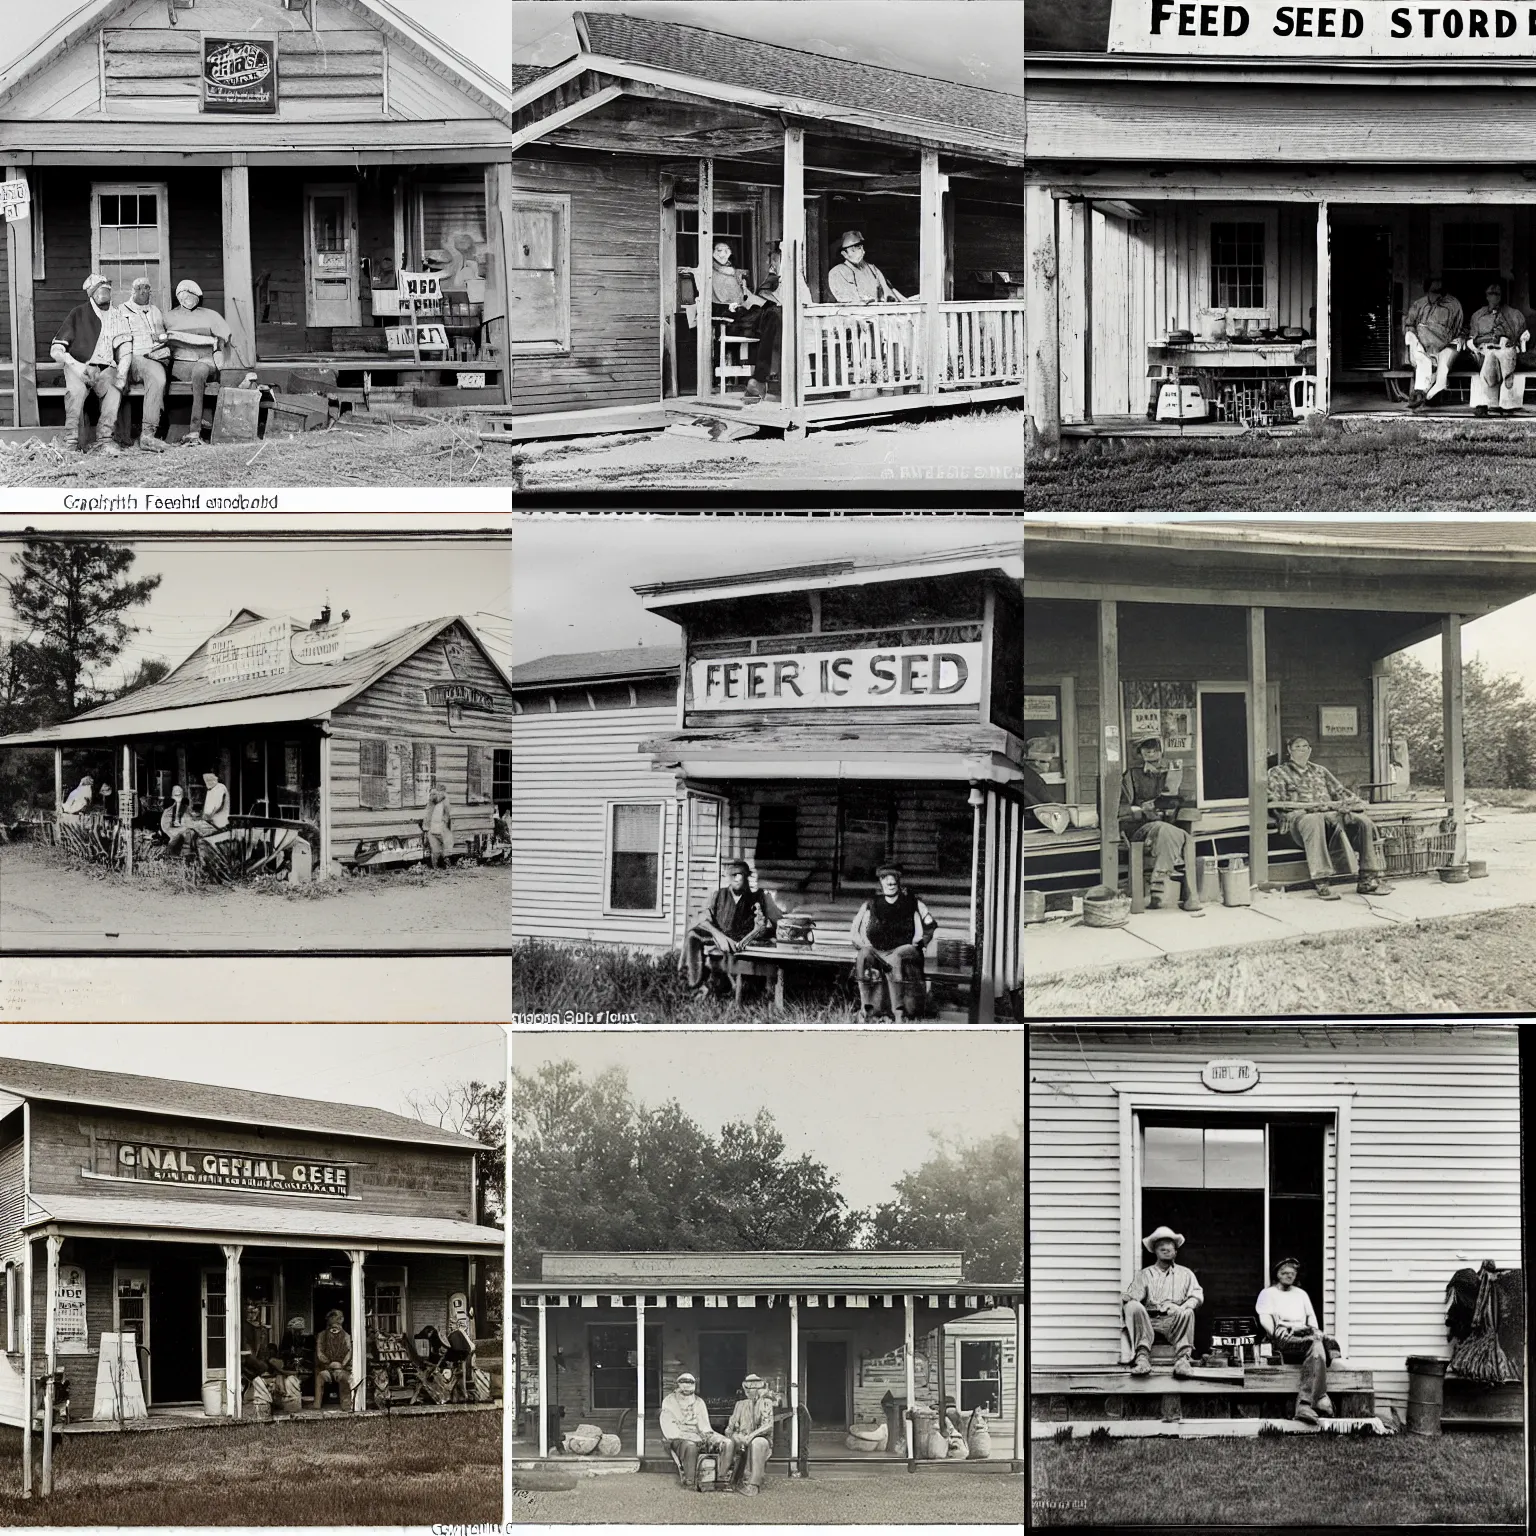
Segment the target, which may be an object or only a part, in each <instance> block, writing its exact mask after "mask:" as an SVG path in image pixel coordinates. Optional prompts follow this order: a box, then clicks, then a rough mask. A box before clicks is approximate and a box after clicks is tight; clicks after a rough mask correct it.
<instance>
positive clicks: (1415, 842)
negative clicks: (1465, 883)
mask: <svg viewBox="0 0 1536 1536" xmlns="http://www.w3.org/2000/svg"><path fill="white" fill-rule="evenodd" d="M1381 852H1382V857H1383V858H1385V859H1386V861H1387V873H1388V874H1389V875H1427V874H1428V873H1429V872H1430V870H1432V869H1441V868H1443V867H1444V866H1445V865H1447V864H1449V863H1450V862H1451V860H1452V859H1454V858H1455V857H1456V834H1455V833H1454V832H1442V831H1441V830H1440V826H1439V823H1438V822H1408V821H1405V822H1396V823H1389V824H1388V825H1387V826H1384V827H1383V828H1382V829H1381Z"/></svg>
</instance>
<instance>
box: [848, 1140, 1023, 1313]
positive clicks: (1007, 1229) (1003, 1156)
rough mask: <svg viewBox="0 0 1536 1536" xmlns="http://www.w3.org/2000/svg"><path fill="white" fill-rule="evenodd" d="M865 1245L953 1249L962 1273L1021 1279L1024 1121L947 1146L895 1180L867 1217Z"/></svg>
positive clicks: (982, 1277)
mask: <svg viewBox="0 0 1536 1536" xmlns="http://www.w3.org/2000/svg"><path fill="white" fill-rule="evenodd" d="M868 1245H869V1246H870V1247H871V1248H959V1249H962V1250H963V1251H964V1253H965V1278H966V1279H967V1280H976V1281H989V1280H1000V1281H1006V1282H1008V1283H1009V1284H1021V1283H1022V1282H1023V1279H1024V1127H1023V1126H1022V1125H1020V1127H1019V1129H1018V1130H1017V1131H1016V1132H1014V1133H1013V1134H1011V1135H1010V1134H1007V1133H1004V1134H1002V1135H997V1136H990V1137H986V1138H984V1139H983V1140H980V1141H976V1142H972V1143H970V1144H969V1145H956V1146H954V1147H948V1146H946V1145H945V1144H944V1142H942V1141H936V1150H935V1152H934V1155H933V1156H932V1157H930V1158H929V1159H928V1161H927V1162H926V1163H924V1164H923V1166H922V1167H921V1168H919V1169H918V1170H917V1171H916V1172H915V1173H909V1174H907V1175H905V1176H904V1177H903V1178H901V1179H899V1180H897V1183H896V1198H895V1199H894V1200H892V1201H889V1202H888V1203H886V1204H884V1205H881V1206H878V1207H877V1208H876V1209H875V1211H874V1214H873V1216H872V1217H871V1218H870V1222H869V1237H868Z"/></svg>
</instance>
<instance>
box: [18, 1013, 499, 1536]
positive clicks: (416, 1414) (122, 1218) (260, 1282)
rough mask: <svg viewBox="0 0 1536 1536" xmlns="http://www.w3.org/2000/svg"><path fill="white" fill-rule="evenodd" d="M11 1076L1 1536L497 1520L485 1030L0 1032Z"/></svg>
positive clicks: (494, 1182) (493, 1195) (494, 1173)
mask: <svg viewBox="0 0 1536 1536" xmlns="http://www.w3.org/2000/svg"><path fill="white" fill-rule="evenodd" d="M0 1052H3V1053H4V1054H3V1055H0V1190H3V1202H0V1204H3V1211H4V1215H3V1217H0V1268H3V1285H4V1294H5V1326H6V1330H7V1340H6V1350H7V1353H6V1354H5V1355H4V1356H0V1518H3V1519H4V1521H5V1523H7V1524H12V1525H73V1526H104V1525H127V1526H148V1527H158V1528H160V1529H176V1528H187V1529H193V1530H208V1529H211V1528H216V1527H219V1526H231V1525H233V1526H266V1525H272V1526H283V1527H296V1526H326V1527H331V1528H334V1527H338V1526H361V1525H368V1526H374V1525H381V1524H387V1525H398V1526H401V1527H404V1526H407V1525H410V1526H420V1525H428V1524H431V1523H433V1522H439V1521H440V1522H449V1521H453V1522H469V1521H477V1522H495V1521H497V1520H498V1518H499V1516H500V1512H501V1508H502V1486H501V1485H502V1445H501V1441H502V1434H501V1430H502V1424H501V1418H502V1401H503V1379H504V1368H503V1359H504V1352H503V1330H504V1316H505V1301H504V1294H505V1293H504V1285H503V1282H504V1260H505V1239H506V1234H505V1227H504V1223H505V1212H506V1181H505V1169H506V1136H505V1125H504V1113H505V1106H506V1079H505V1073H506V1036H505V1034H504V1033H503V1031H502V1030H501V1029H499V1028H498V1027H497V1026H495V1025H471V1026H455V1025H450V1026H444V1025H426V1026H420V1025H416V1026H323V1025H289V1026H284V1027H282V1028H280V1029H276V1030H274V1029H273V1028H271V1027H269V1026H260V1027H253V1028H246V1027H241V1026H236V1025H225V1026H203V1027H194V1026H176V1025H141V1026H122V1025H119V1026H115V1027H108V1026H104V1025H83V1026H72V1027H66V1026H60V1025H48V1026H26V1025H6V1026H3V1027H0ZM151 1430H152V1431H156V1432H155V1433H147V1431H151Z"/></svg>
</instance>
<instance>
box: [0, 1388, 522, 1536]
mask: <svg viewBox="0 0 1536 1536" xmlns="http://www.w3.org/2000/svg"><path fill="white" fill-rule="evenodd" d="M40 1438H41V1437H39V1436H34V1437H33V1446H34V1457H35V1458H36V1457H38V1456H40V1452H39V1451H38V1450H37V1447H38V1445H39V1442H40ZM54 1447H55V1448H54V1463H53V1466H54V1493H53V1496H52V1497H51V1498H48V1499H43V1498H41V1497H39V1496H38V1494H37V1492H36V1490H37V1487H38V1486H39V1483H38V1476H37V1474H36V1472H35V1471H34V1477H33V1490H34V1491H33V1497H32V1498H31V1499H30V1500H23V1499H22V1498H21V1431H20V1430H19V1429H13V1428H10V1427H5V1428H0V1524H5V1525H28V1526H43V1525H58V1526H84V1525H92V1526H108V1525H110V1526H183V1527H186V1528H188V1529H199V1528H207V1527H209V1526H222V1525H237V1526H249V1525H294V1526H308V1525H325V1526H347V1525H380V1526H383V1525H398V1526H407V1525H409V1526H426V1525H431V1524H434V1523H438V1524H446V1523H454V1524H465V1523H471V1522H479V1523H489V1522H496V1521H499V1520H500V1519H501V1514H502V1506H501V1415H500V1414H499V1413H463V1414H443V1415H441V1416H427V1415H422V1416H417V1417H409V1418H404V1417H402V1418H383V1417H381V1418H367V1419H364V1420H362V1421H361V1422H354V1421H352V1420H351V1419H350V1417H347V1418H344V1417H342V1416H340V1415H338V1416H337V1418H336V1419H335V1420H321V1421H307V1422H303V1423H298V1424H282V1423H278V1424H246V1425H239V1426H234V1427H228V1428H226V1427H224V1426H222V1425H212V1426H209V1427H206V1428H203V1427H199V1428H195V1429H186V1430H164V1431H160V1430H154V1431H140V1432H133V1431H126V1432H124V1433H122V1434H101V1435H63V1436H60V1437H59V1439H58V1440H56V1441H55V1442H54ZM40 1465H41V1463H40V1461H37V1462H35V1466H40Z"/></svg>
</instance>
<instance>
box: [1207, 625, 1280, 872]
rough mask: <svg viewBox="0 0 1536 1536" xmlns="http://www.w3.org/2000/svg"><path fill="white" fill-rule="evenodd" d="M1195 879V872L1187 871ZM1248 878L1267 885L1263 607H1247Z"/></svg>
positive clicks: (1266, 692)
mask: <svg viewBox="0 0 1536 1536" xmlns="http://www.w3.org/2000/svg"><path fill="white" fill-rule="evenodd" d="M1189 878H1190V879H1191V880H1195V881H1198V879H1199V876H1198V873H1197V872H1196V871H1193V870H1191V871H1190V872H1189ZM1248 878H1249V879H1250V880H1251V881H1252V882H1253V887H1254V889H1255V890H1262V889H1263V888H1264V887H1265V886H1266V885H1268V884H1269V655H1268V652H1267V651H1266V650H1265V648H1264V610H1263V609H1262V608H1250V609H1249V610H1248Z"/></svg>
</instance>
